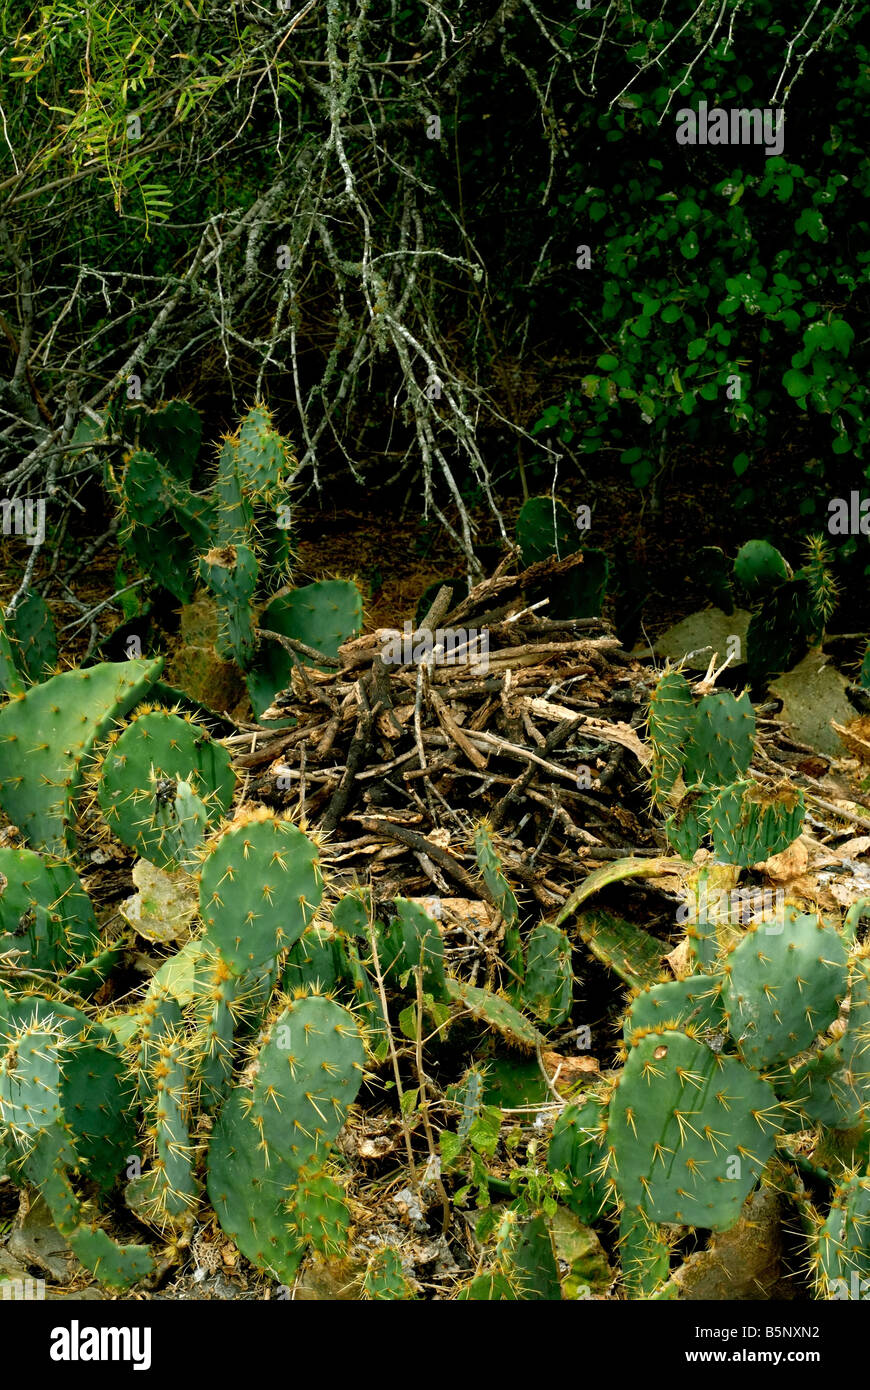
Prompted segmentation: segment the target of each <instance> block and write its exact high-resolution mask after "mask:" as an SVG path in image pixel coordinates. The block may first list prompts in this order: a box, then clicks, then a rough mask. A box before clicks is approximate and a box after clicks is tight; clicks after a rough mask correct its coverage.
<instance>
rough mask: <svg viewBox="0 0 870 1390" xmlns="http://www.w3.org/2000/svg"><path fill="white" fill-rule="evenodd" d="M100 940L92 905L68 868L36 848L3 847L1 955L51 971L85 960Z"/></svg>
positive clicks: (0, 856)
mask: <svg viewBox="0 0 870 1390" xmlns="http://www.w3.org/2000/svg"><path fill="white" fill-rule="evenodd" d="M98 941H99V936H98V933H97V923H96V918H95V916H94V909H93V907H92V906H91V900H90V898H89V897H88V895H87V893H86V892H85V891H84V889H83V888H82V885H81V883H80V881H79V877H78V875H77V874H76V872H75V870H74V869H72V868H71V867H70V865H69V864H66V863H64V862H62V861H61V860H54V859H49V858H44V857H43V856H42V855H39V854H36V853H35V851H34V850H31V849H7V848H5V847H2V848H0V955H4V954H5V953H6V952H7V951H17V952H19V955H18V956H17V957H16V958H15V960H16V964H18V965H19V966H24V967H29V968H31V969H35V970H52V969H55V968H59V967H63V966H66V965H67V964H69V963H70V962H73V961H78V960H81V959H82V958H83V957H84V956H85V955H87V954H88V953H90V952H92V951H93V950H94V949H95V947H96V945H97V943H98Z"/></svg>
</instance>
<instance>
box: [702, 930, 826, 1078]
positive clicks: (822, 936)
mask: <svg viewBox="0 0 870 1390" xmlns="http://www.w3.org/2000/svg"><path fill="white" fill-rule="evenodd" d="M776 925H777V924H775V925H774V929H773V930H771V927H770V925H768V926H766V927H765V926H755V925H753V926H751V927H749V928H748V930H747V933H746V935H745V936H744V937H743V939H742V940H741V941H740V943H739V945H737V946H736V947H735V948H734V949H733V950H732V951H730V952H729V954H728V955H727V956H726V957H725V959H724V961H723V963H722V973H723V974H724V976H725V984H724V986H723V991H722V999H723V1003H724V1005H725V1017H726V1019H727V1022H728V1029H729V1031H730V1033H731V1036H732V1037H733V1039H734V1041H735V1043H736V1044H737V1046H738V1048H739V1049H740V1054H741V1056H742V1057H743V1058H744V1060H745V1061H747V1062H748V1063H749V1065H750V1066H752V1067H755V1068H756V1069H757V1070H759V1071H760V1070H761V1069H762V1068H765V1067H772V1066H775V1065H776V1064H777V1063H781V1062H785V1061H788V1059H789V1058H790V1057H796V1056H797V1054H798V1053H799V1052H802V1051H803V1050H804V1048H806V1047H809V1045H810V1043H811V1042H812V1040H813V1038H814V1037H815V1036H816V1034H817V1033H820V1032H822V1031H823V1030H824V1029H825V1028H827V1027H828V1024H829V1023H831V1022H832V1020H833V1019H835V1018H836V1016H837V1011H838V1009H839V1006H840V1001H841V999H843V997H844V996H845V994H846V988H847V965H846V957H847V952H846V946H845V943H844V941H843V939H842V937H841V936H840V934H839V932H837V931H836V930H835V929H834V927H828V926H825V925H824V924H823V923H822V922H821V921H820V919H819V918H818V917H816V916H814V915H811V914H804V915H801V914H799V913H797V912H795V911H794V909H789V910H788V911H787V912H786V914H785V922H784V924H778V925H781V926H782V930H781V931H778V930H777V929H776Z"/></svg>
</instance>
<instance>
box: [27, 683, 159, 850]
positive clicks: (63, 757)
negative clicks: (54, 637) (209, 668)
mask: <svg viewBox="0 0 870 1390" xmlns="http://www.w3.org/2000/svg"><path fill="white" fill-rule="evenodd" d="M162 665H163V663H162V660H159V659H158V660H157V661H145V660H140V659H138V658H133V659H132V660H129V661H117V662H109V661H107V662H102V663H101V664H100V665H98V666H90V667H88V669H87V670H85V671H78V670H76V671H64V672H63V673H62V674H61V675H59V676H52V678H51V680H48V681H45V682H44V683H43V684H42V685H35V686H33V687H31V689H30V690H28V691H27V693H26V694H25V695H19V696H16V697H14V698H13V699H11V700H10V701H9V702H8V704H6V705H4V706H3V708H2V709H0V806H2V807H3V810H4V811H5V812H6V814H7V816H8V817H9V819H10V820H11V821H12V822H13V823H14V824H15V825H17V826H18V828H19V830H20V831H21V832H22V834H23V835H24V836H26V838H27V840H28V841H29V842H30V844H31V845H33V846H34V847H35V848H37V849H46V850H49V851H51V852H52V853H56V854H57V853H62V852H63V850H64V849H65V848H72V847H73V844H74V838H75V837H74V831H73V825H72V821H73V813H74V807H75V799H76V795H77V793H78V790H79V787H80V785H81V781H82V777H83V774H84V771H85V764H86V761H87V759H88V757H89V756H90V753H91V750H92V749H93V746H94V744H95V742H96V741H97V740H98V739H100V738H102V737H104V736H105V734H106V733H108V731H109V729H110V727H111V725H112V722H113V720H116V719H120V718H121V717H122V716H123V715H125V714H126V713H127V711H128V710H129V709H131V708H132V707H133V705H135V704H138V702H139V701H140V700H141V699H142V697H143V695H145V694H146V692H147V690H148V687H149V686H150V685H151V683H152V681H154V680H156V679H157V677H158V675H159V673H160V670H161V667H162Z"/></svg>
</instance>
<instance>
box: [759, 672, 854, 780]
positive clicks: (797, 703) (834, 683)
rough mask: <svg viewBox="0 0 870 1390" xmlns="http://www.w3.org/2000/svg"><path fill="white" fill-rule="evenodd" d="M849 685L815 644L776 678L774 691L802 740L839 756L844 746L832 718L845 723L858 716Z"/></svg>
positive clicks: (785, 720) (783, 718) (793, 731)
mask: <svg viewBox="0 0 870 1390" xmlns="http://www.w3.org/2000/svg"><path fill="white" fill-rule="evenodd" d="M847 685H848V681H847V680H846V678H845V676H841V675H840V673H839V671H838V670H837V669H836V667H834V666H832V665H831V660H830V657H827V656H825V654H824V653H823V652H822V650H821V648H819V647H814V648H813V649H812V651H810V652H808V653H807V655H806V656H805V657H804V659H803V661H801V662H799V663H798V665H797V666H794V667H793V668H792V669H791V671H787V672H786V673H785V674H784V675H782V676H779V677H778V678H777V679H776V680H775V681H773V682H772V683H771V686H770V691H771V694H772V695H776V696H777V697H778V698H779V699H780V700H782V711H781V713H780V714H779V715H778V716H777V717H778V718H779V719H780V720H781V721H782V722H783V723H784V724H789V725H790V726H791V728H790V733H791V734H792V736H793V737H794V738H795V739H796V740H797V742H798V743H806V744H809V746H810V747H811V748H815V749H816V750H817V751H818V752H819V753H826V754H827V755H828V756H829V757H832V758H839V757H842V755H843V749H842V745H841V743H840V740H839V738H838V737H837V735H836V733H835V732H834V730H833V729H832V728H831V720H835V721H836V722H837V723H838V724H843V725H844V724H847V723H849V722H850V721H851V720H852V719H853V718H854V714H855V711H854V710H853V709H852V706H851V705H850V704H849V701H848V699H847V698H846V686H847Z"/></svg>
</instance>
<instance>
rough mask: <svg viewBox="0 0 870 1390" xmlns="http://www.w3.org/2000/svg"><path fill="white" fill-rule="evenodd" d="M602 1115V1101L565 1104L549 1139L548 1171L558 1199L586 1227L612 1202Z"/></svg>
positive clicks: (594, 1100) (591, 1100)
mask: <svg viewBox="0 0 870 1390" xmlns="http://www.w3.org/2000/svg"><path fill="white" fill-rule="evenodd" d="M603 1117H604V1112H603V1109H602V1105H601V1101H600V1100H596V1099H594V1098H593V1099H589V1100H586V1101H584V1102H582V1103H581V1104H577V1105H566V1106H565V1109H564V1110H563V1111H562V1113H561V1115H560V1116H559V1118H558V1120H557V1121H556V1123H555V1125H554V1126H553V1133H552V1135H551V1136H550V1146H549V1149H548V1150H547V1168H548V1169H549V1171H550V1172H551V1173H552V1174H553V1176H554V1181H555V1184H556V1189H557V1192H558V1194H559V1197H560V1199H561V1200H562V1201H563V1202H564V1203H565V1206H566V1207H569V1208H570V1210H571V1211H573V1212H574V1214H575V1216H578V1217H579V1218H580V1220H581V1221H582V1222H583V1223H584V1224H585V1225H591V1224H592V1222H593V1221H597V1220H598V1218H599V1217H600V1215H601V1213H602V1211H603V1210H604V1209H605V1208H606V1207H607V1206H608V1205H610V1203H611V1202H612V1200H613V1198H612V1193H611V1189H610V1187H609V1185H608V1183H607V1181H606V1179H605V1177H604V1166H605V1158H606V1150H605V1148H604V1133H605V1129H604V1124H603V1122H602V1121H603Z"/></svg>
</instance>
